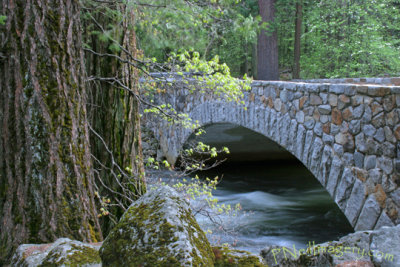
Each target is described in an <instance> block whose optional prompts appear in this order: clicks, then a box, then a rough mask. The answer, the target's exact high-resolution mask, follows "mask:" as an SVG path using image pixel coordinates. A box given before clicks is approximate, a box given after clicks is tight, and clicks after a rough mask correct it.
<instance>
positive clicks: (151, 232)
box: [100, 186, 214, 267]
mask: <svg viewBox="0 0 400 267" xmlns="http://www.w3.org/2000/svg"><path fill="white" fill-rule="evenodd" d="M100 256H101V259H102V262H103V266H176V267H177V266H207V267H208V266H214V254H213V251H212V249H211V246H210V243H209V242H208V240H207V238H206V236H205V234H204V232H203V231H202V230H201V229H200V227H199V225H198V224H197V222H196V220H195V218H194V217H193V215H192V214H191V211H190V209H189V206H188V203H187V202H186V201H185V200H183V199H182V198H181V196H180V195H179V194H178V193H177V192H176V191H175V190H173V189H172V188H170V187H168V186H162V187H159V188H157V189H155V190H152V191H149V192H147V193H146V194H145V195H143V196H142V197H141V198H140V199H138V200H137V201H136V202H134V203H133V204H132V205H131V206H130V207H129V208H128V210H127V211H126V212H125V213H124V215H123V216H122V218H121V219H120V221H119V222H118V224H117V225H116V226H115V227H114V229H113V230H111V232H110V234H109V235H108V236H107V238H106V239H105V240H104V242H103V245H102V247H101V248H100Z"/></svg>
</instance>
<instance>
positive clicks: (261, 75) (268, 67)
mask: <svg viewBox="0 0 400 267" xmlns="http://www.w3.org/2000/svg"><path fill="white" fill-rule="evenodd" d="M275 1H276V0H258V8H259V11H260V15H261V18H262V21H263V22H267V23H269V27H271V24H272V23H273V22H274V19H275ZM257 50H258V51H257V79H258V80H279V62H278V35H277V32H276V30H275V29H273V31H272V32H271V31H265V30H262V31H261V33H260V34H259V35H258V46H257Z"/></svg>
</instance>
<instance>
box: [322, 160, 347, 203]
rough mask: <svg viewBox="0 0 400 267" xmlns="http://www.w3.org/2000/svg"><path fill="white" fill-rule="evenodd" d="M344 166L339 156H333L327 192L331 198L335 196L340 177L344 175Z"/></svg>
mask: <svg viewBox="0 0 400 267" xmlns="http://www.w3.org/2000/svg"><path fill="white" fill-rule="evenodd" d="M342 168H343V164H342V161H341V160H340V158H339V157H338V156H333V159H332V164H331V171H330V173H329V176H328V181H327V183H326V190H327V191H328V192H329V194H330V195H331V196H333V195H334V193H335V189H336V186H337V184H338V180H339V177H340V175H341V173H342Z"/></svg>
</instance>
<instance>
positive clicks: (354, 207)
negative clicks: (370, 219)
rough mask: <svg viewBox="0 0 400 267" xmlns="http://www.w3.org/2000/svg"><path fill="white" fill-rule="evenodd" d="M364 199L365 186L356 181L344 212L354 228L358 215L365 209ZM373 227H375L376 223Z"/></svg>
mask: <svg viewBox="0 0 400 267" xmlns="http://www.w3.org/2000/svg"><path fill="white" fill-rule="evenodd" d="M364 199H365V187H364V184H363V183H362V182H361V181H360V180H359V179H355V183H354V186H353V190H352V191H351V194H350V196H349V199H348V201H347V205H346V209H345V212H344V214H345V215H346V217H347V219H348V220H349V222H350V224H351V225H353V226H354V225H355V224H356V222H357V218H358V215H359V214H360V211H361V208H362V207H363V204H364ZM373 225H375V221H374V224H373ZM363 230H364V229H363Z"/></svg>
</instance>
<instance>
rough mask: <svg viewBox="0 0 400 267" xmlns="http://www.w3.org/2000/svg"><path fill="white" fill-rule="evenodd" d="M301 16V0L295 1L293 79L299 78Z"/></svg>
mask: <svg viewBox="0 0 400 267" xmlns="http://www.w3.org/2000/svg"><path fill="white" fill-rule="evenodd" d="M302 18H303V1H302V0H298V1H297V2H296V25H295V31H294V62H293V79H299V78H300V49H301V43H300V37H301V23H302Z"/></svg>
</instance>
